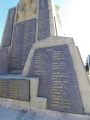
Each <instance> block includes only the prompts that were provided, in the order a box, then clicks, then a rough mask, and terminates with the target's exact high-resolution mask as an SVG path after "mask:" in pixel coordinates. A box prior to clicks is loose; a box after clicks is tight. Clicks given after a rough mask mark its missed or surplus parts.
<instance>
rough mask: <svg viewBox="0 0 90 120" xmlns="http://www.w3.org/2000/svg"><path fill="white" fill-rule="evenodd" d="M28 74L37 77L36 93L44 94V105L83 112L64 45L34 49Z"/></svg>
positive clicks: (69, 57)
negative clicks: (38, 80)
mask: <svg viewBox="0 0 90 120" xmlns="http://www.w3.org/2000/svg"><path fill="white" fill-rule="evenodd" d="M28 76H31V77H39V78H40V82H39V91H38V96H39V97H46V98H47V109H50V110H55V111H62V112H71V113H80V114H82V113H83V106H82V101H81V97H80V93H79V88H78V84H77V79H76V75H75V72H74V68H73V63H72V59H71V55H70V51H69V48H68V45H59V46H52V47H46V48H39V49H36V50H35V52H34V55H33V59H32V62H31V66H30V70H29V73H28Z"/></svg>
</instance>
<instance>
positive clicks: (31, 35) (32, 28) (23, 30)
mask: <svg viewBox="0 0 90 120" xmlns="http://www.w3.org/2000/svg"><path fill="white" fill-rule="evenodd" d="M35 37H36V19H31V20H28V21H24V22H21V23H17V24H16V25H15V26H14V34H13V40H12V47H11V52H10V54H11V55H10V61H11V62H10V63H11V64H10V70H11V71H12V70H14V71H16V72H17V71H18V70H21V71H22V70H23V68H24V65H25V63H26V60H27V57H28V54H29V52H30V49H31V47H32V44H33V43H34V42H35Z"/></svg>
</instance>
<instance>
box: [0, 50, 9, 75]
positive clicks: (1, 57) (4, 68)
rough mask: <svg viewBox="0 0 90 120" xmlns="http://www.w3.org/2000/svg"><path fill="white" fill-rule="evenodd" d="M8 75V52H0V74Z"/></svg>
mask: <svg viewBox="0 0 90 120" xmlns="http://www.w3.org/2000/svg"><path fill="white" fill-rule="evenodd" d="M6 73H8V51H7V50H6V49H5V50H4V49H3V50H0V74H6Z"/></svg>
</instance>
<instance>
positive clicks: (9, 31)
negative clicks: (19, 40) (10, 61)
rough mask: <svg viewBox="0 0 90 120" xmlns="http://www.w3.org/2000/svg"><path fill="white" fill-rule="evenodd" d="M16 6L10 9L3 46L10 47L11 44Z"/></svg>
mask: <svg viewBox="0 0 90 120" xmlns="http://www.w3.org/2000/svg"><path fill="white" fill-rule="evenodd" d="M15 11H16V9H15V8H12V9H9V11H8V18H7V21H6V26H5V31H4V35H3V39H2V46H3V47H9V46H10V45H11V38H12V31H13V24H14V17H15Z"/></svg>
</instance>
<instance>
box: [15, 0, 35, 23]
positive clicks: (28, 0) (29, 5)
mask: <svg viewBox="0 0 90 120" xmlns="http://www.w3.org/2000/svg"><path fill="white" fill-rule="evenodd" d="M17 11H18V12H17V21H19V20H24V19H26V18H29V17H30V16H32V15H33V14H36V11H37V3H36V0H20V1H19V5H18V10H17Z"/></svg>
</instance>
